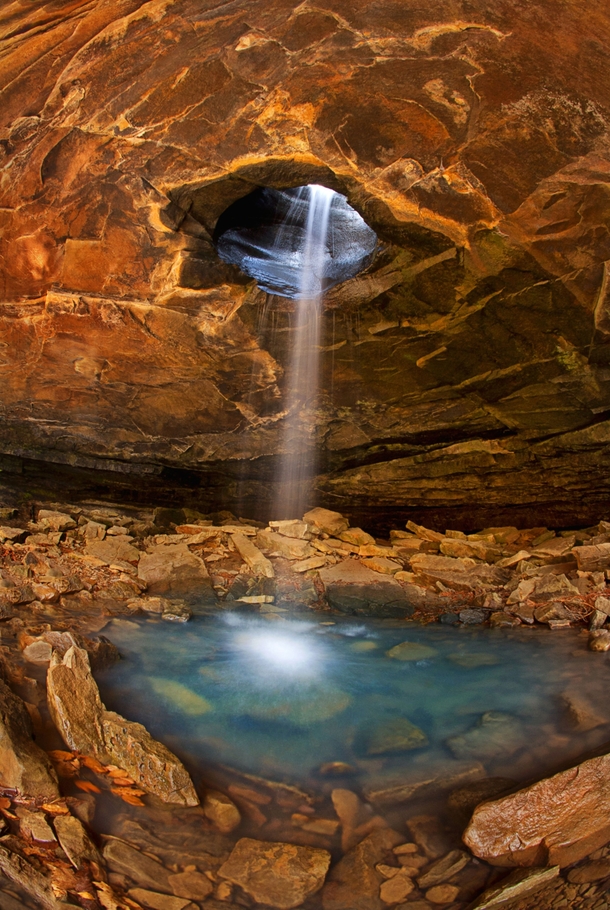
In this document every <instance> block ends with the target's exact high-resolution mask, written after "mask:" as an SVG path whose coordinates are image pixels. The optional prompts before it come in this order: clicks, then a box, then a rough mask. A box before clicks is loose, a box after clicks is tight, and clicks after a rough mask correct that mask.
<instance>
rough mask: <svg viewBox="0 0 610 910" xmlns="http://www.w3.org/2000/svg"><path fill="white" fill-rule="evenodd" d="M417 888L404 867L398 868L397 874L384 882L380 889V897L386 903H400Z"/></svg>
mask: <svg viewBox="0 0 610 910" xmlns="http://www.w3.org/2000/svg"><path fill="white" fill-rule="evenodd" d="M414 890H415V884H414V883H413V880H412V879H411V878H410V876H409V875H407V873H406V871H405V870H404V868H401V869H398V870H397V874H396V875H394V876H393V877H392V878H390V879H388V880H387V881H385V882H383V884H382V885H381V887H380V889H379V897H380V898H381V900H382V901H383V902H384V904H398V903H399V902H400V901H404V899H405V898H406V897H408V896H409V894H411V892H412V891H414Z"/></svg>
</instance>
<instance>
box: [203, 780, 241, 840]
mask: <svg viewBox="0 0 610 910" xmlns="http://www.w3.org/2000/svg"><path fill="white" fill-rule="evenodd" d="M203 813H204V815H205V816H206V817H207V818H209V819H210V821H211V822H212V823H213V824H214V825H215V826H216V827H217V828H218V830H219V831H220V832H221V834H229V833H230V832H231V831H233V829H234V828H237V826H238V825H239V823H240V822H241V815H240V814H239V809H238V808H237V806H236V805H235V803H234V802H233V801H232V800H231V799H229V797H228V796H225V794H224V793H219V792H218V791H217V790H208V792H207V793H206V795H205V800H204V803H203Z"/></svg>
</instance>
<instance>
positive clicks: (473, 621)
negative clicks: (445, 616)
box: [459, 609, 489, 626]
mask: <svg viewBox="0 0 610 910" xmlns="http://www.w3.org/2000/svg"><path fill="white" fill-rule="evenodd" d="M488 616H489V613H487V612H486V611H485V610H476V609H468V610H460V612H459V617H460V622H463V623H464V624H465V625H469V626H478V625H480V624H481V623H483V622H485V620H486V619H487V617H488Z"/></svg>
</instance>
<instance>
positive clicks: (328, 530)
mask: <svg viewBox="0 0 610 910" xmlns="http://www.w3.org/2000/svg"><path fill="white" fill-rule="evenodd" d="M303 521H306V522H307V524H308V525H313V527H314V528H317V529H318V530H319V531H323V532H324V533H325V534H329V535H330V536H331V537H338V536H339V535H340V534H341V533H342V532H343V531H347V529H348V527H349V522H348V520H347V518H344V517H343V515H341V513H340V512H332V511H331V510H330V509H322V508H320V507H318V508H316V509H311V510H310V511H309V512H306V513H305V515H303Z"/></svg>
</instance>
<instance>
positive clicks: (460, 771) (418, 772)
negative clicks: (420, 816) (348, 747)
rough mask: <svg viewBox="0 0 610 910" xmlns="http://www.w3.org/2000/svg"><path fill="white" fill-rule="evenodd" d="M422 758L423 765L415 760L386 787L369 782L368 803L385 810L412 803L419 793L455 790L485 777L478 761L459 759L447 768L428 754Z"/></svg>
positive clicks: (366, 794)
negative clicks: (410, 801)
mask: <svg viewBox="0 0 610 910" xmlns="http://www.w3.org/2000/svg"><path fill="white" fill-rule="evenodd" d="M421 758H422V761H421V766H420V765H418V764H417V761H416V760H415V759H414V760H413V761H411V762H410V763H409V768H408V769H405V770H403V771H402V773H401V775H400V778H398V779H397V780H396V781H395V782H388V784H387V785H386V786H384V787H379V786H375V785H371V784H365V785H364V788H363V792H364V795H365V797H366V799H367V800H368V802H370V803H372V804H373V805H374V806H378V807H380V808H381V809H384V808H386V807H388V806H393V805H397V804H400V803H405V802H408V801H409V800H411V799H413V797H415V796H417V797H420V798H421V797H423V796H425V795H426V794H431V793H434V794H438V793H444V792H446V791H448V790H454V789H455V788H456V787H459V786H460V785H464V784H467V783H470V782H473V781H477V780H478V779H480V778H481V777H484V776H485V771H484V769H483V766H482V765H481V764H480V763H479V762H477V761H466V762H458V761H455V762H452V763H451V766H450V767H447V763H446V762H444V761H443V762H436V763H435V762H431V761H430V759H429V757H428V755H423V754H422V756H421Z"/></svg>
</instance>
